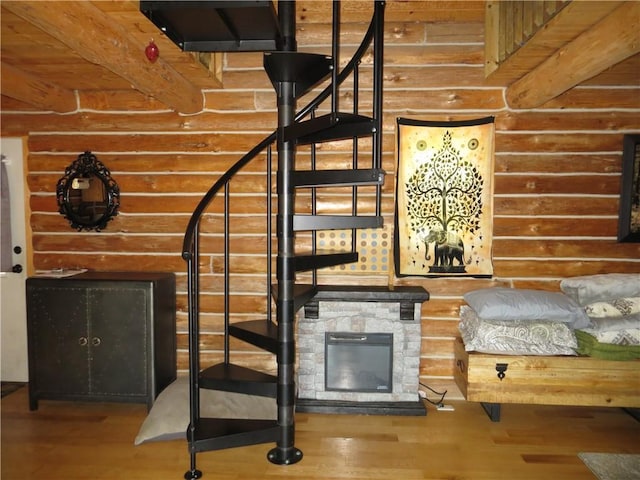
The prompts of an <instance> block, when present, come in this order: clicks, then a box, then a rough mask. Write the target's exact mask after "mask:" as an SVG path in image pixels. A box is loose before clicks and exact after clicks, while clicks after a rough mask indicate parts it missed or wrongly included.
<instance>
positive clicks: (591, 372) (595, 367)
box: [454, 338, 640, 422]
mask: <svg viewBox="0 0 640 480" xmlns="http://www.w3.org/2000/svg"><path fill="white" fill-rule="evenodd" d="M454 351H455V361H456V368H455V380H456V384H457V385H458V388H460V390H461V392H462V394H463V395H464V397H465V398H466V399H467V401H470V402H480V403H481V405H482V406H483V408H484V409H485V411H486V412H487V414H488V415H489V417H490V418H491V420H492V421H494V422H498V421H500V404H502V403H530V404H542V405H574V406H605V407H622V408H638V407H640V360H633V361H626V362H618V361H611V360H601V359H598V358H593V357H572V356H535V355H532V356H526V355H493V354H484V353H476V352H471V353H470V352H467V351H465V349H464V344H463V342H462V339H460V338H457V339H456V342H455V348H454ZM634 413H635V412H632V414H634ZM634 416H635V414H634ZM636 418H637V417H636Z"/></svg>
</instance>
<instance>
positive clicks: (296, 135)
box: [284, 112, 375, 145]
mask: <svg viewBox="0 0 640 480" xmlns="http://www.w3.org/2000/svg"><path fill="white" fill-rule="evenodd" d="M374 131H375V121H374V120H373V119H372V118H370V117H365V116H363V115H357V114H354V113H343V112H332V113H329V114H327V115H321V116H319V117H316V118H312V119H310V120H306V121H304V122H298V123H294V124H292V125H289V126H288V127H286V128H285V129H284V140H285V141H295V142H296V143H298V144H300V145H303V144H307V143H319V142H331V141H334V140H345V139H348V138H354V137H362V136H368V135H372V134H373V133H374Z"/></svg>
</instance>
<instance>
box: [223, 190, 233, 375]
mask: <svg viewBox="0 0 640 480" xmlns="http://www.w3.org/2000/svg"><path fill="white" fill-rule="evenodd" d="M230 180H231V179H229V181H228V182H227V183H226V185H225V187H224V267H223V268H224V363H226V364H228V363H229V305H230V302H229V279H230V273H229V255H230V252H229V248H230V247H229V235H230V232H229V191H230V190H231V187H230V185H229V182H230Z"/></svg>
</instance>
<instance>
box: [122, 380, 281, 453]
mask: <svg viewBox="0 0 640 480" xmlns="http://www.w3.org/2000/svg"><path fill="white" fill-rule="evenodd" d="M277 414H278V413H277V407H276V400H275V398H268V397H256V396H253V395H245V394H242V393H234V392H221V391H218V390H206V389H201V390H200V415H201V416H202V417H215V418H251V419H267V420H275V419H276V418H277ZM188 426H189V378H188V377H186V376H180V377H178V378H177V379H176V380H175V381H174V382H173V383H172V384H171V385H169V386H168V387H167V388H165V389H164V390H163V391H162V392H161V393H160V395H158V398H156V401H155V402H154V404H153V407H151V411H150V412H149V414H148V415H147V418H146V419H145V420H144V422H143V423H142V426H141V427H140V431H139V432H138V435H137V436H136V439H135V441H134V444H135V445H140V444H141V443H145V442H158V441H164V440H181V439H186V438H187V427H188Z"/></svg>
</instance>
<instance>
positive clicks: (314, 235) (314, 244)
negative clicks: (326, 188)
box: [311, 108, 318, 287]
mask: <svg viewBox="0 0 640 480" xmlns="http://www.w3.org/2000/svg"><path fill="white" fill-rule="evenodd" d="M317 110H318V109H317V108H314V109H313V110H312V111H311V118H315V117H316V111H317ZM316 153H317V152H316V144H315V143H312V144H311V170H315V169H316V160H317V156H316ZM317 196H318V192H317V189H316V188H315V187H313V188H312V189H311V215H316V214H317V213H318V205H317ZM317 249H318V232H316V231H315V230H314V231H312V232H311V254H312V255H315V254H316V252H317ZM311 284H312V285H313V286H314V287H315V286H316V285H318V269H317V268H314V269H313V270H312V271H311Z"/></svg>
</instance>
